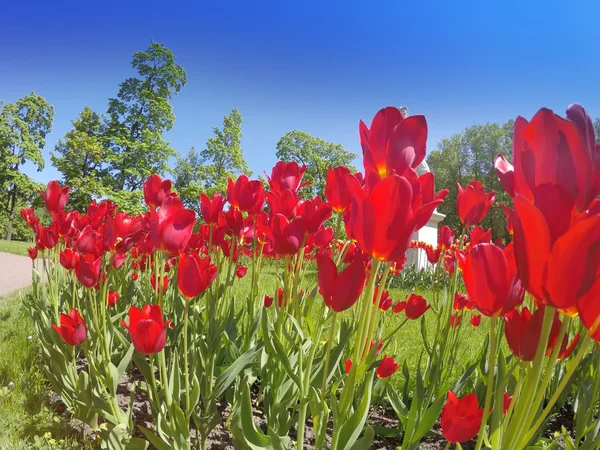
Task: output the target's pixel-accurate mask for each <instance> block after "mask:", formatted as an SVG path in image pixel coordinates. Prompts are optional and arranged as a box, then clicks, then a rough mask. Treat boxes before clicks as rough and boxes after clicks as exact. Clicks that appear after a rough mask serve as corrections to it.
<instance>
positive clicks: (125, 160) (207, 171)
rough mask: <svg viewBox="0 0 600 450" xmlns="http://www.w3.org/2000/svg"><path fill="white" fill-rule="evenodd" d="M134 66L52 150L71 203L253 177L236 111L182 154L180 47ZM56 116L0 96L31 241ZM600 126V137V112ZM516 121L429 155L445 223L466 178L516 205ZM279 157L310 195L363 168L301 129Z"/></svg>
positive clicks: (158, 49)
mask: <svg viewBox="0 0 600 450" xmlns="http://www.w3.org/2000/svg"><path fill="white" fill-rule="evenodd" d="M131 65H132V67H133V69H134V70H135V71H136V74H137V75H136V76H134V77H130V78H127V79H126V80H124V81H123V82H122V83H121V84H120V85H119V90H118V92H117V94H116V96H115V97H114V98H110V99H108V104H107V109H106V112H104V113H98V112H97V111H94V110H93V109H92V108H90V107H89V106H85V107H84V108H83V110H82V111H81V112H80V113H79V115H78V117H77V118H75V119H74V120H73V121H72V128H71V129H70V130H69V131H68V132H67V133H66V134H65V136H64V137H63V138H61V139H59V141H58V143H57V144H56V145H55V147H54V150H53V151H51V156H50V158H51V162H52V164H53V165H54V166H55V167H56V168H57V169H58V171H59V172H60V173H61V175H62V179H61V180H60V182H61V183H63V184H68V185H70V186H71V191H70V197H69V205H70V207H71V208H73V209H78V210H85V209H86V207H87V205H88V204H89V203H90V201H92V200H93V199H100V198H108V199H110V200H113V201H115V202H116V203H117V204H118V205H119V207H120V208H121V209H123V210H124V211H127V212H129V213H140V212H142V211H143V194H142V188H143V182H144V180H145V179H146V178H148V177H149V176H150V175H151V174H153V173H158V174H160V175H161V176H166V175H171V176H172V178H173V185H174V188H175V189H176V190H177V191H178V192H179V194H180V196H181V198H182V200H183V202H184V203H185V204H186V206H188V207H191V208H194V209H196V210H197V209H198V202H199V195H200V193H201V192H205V193H208V194H209V195H210V194H212V193H214V192H224V191H225V190H226V186H227V179H228V178H230V177H235V176H237V175H239V174H241V173H246V174H247V175H249V176H250V175H251V171H250V169H249V166H248V163H247V162H246V160H245V158H244V152H243V149H242V122H243V118H242V115H241V114H240V112H239V111H238V110H237V109H236V108H233V109H232V110H231V112H230V113H229V114H227V115H225V116H224V118H223V123H222V125H221V126H220V127H217V126H215V127H213V136H212V137H211V138H209V139H208V140H207V142H206V145H205V148H204V149H203V150H201V151H197V150H196V149H195V148H194V147H192V148H191V149H190V150H189V151H188V153H187V154H186V155H185V156H182V155H179V154H178V153H177V152H176V151H175V149H173V148H172V147H171V146H170V143H169V142H167V141H166V140H165V139H164V133H165V132H167V131H169V130H170V129H172V127H173V125H174V123H175V114H174V112H173V107H172V105H171V100H172V98H173V97H174V96H175V95H177V94H178V93H179V92H180V91H181V89H182V88H183V87H184V86H185V85H186V83H187V74H186V72H185V70H184V68H183V67H181V66H180V65H179V64H177V63H176V62H175V56H174V54H173V52H172V51H171V50H170V49H168V48H167V47H165V46H164V45H162V44H159V43H156V42H152V43H151V44H150V46H149V47H148V49H146V50H145V51H143V52H136V53H134V55H133V59H132V62H131ZM53 119H54V108H53V107H52V106H51V105H50V104H49V103H48V102H47V101H46V100H45V99H44V98H43V97H42V96H40V95H38V94H36V93H35V92H32V93H31V94H28V95H26V96H24V97H23V98H20V99H18V100H16V101H15V102H14V103H6V104H3V103H2V101H1V100H0V193H1V195H0V199H1V202H0V205H1V207H0V237H6V239H8V240H10V239H12V238H15V239H20V240H25V239H27V238H29V237H30V236H31V235H30V231H29V229H28V228H27V227H26V226H24V224H23V223H21V222H22V221H20V220H18V219H16V216H18V211H19V209H20V208H22V207H26V206H29V205H32V204H33V205H34V206H37V207H40V206H41V202H40V200H39V198H38V196H37V194H36V190H37V189H40V188H43V186H41V185H40V183H36V182H34V181H33V180H32V179H31V177H29V176H27V175H26V174H25V173H24V172H23V165H24V164H32V165H33V167H35V168H36V170H38V171H42V170H43V168H44V164H45V161H44V158H43V154H42V150H43V148H44V146H45V144H46V136H47V134H48V133H49V132H50V131H51V129H52V123H53ZM594 126H595V129H596V135H597V137H598V138H599V139H600V119H597V120H596V122H595V124H594ZM512 128H513V121H509V122H507V123H504V124H496V123H486V124H484V125H473V126H470V127H467V128H466V129H465V130H464V131H463V132H462V133H457V134H455V135H453V136H451V137H449V138H444V139H442V141H441V142H439V143H438V144H437V148H436V149H434V150H432V151H431V152H429V154H428V157H427V163H428V164H429V166H430V168H431V170H432V172H434V173H435V176H436V187H437V189H438V190H439V189H441V188H446V189H449V190H450V194H449V195H448V197H447V198H446V201H445V202H444V204H443V205H442V206H440V208H439V210H440V212H442V213H444V214H446V218H445V219H444V221H443V224H446V225H449V226H451V227H453V228H456V227H457V226H458V225H459V220H458V217H457V214H456V192H457V182H458V183H461V184H462V185H465V184H467V183H468V182H469V181H471V180H479V181H480V182H481V183H482V184H483V185H484V186H485V188H486V190H488V191H489V190H490V189H494V191H495V192H496V204H498V203H506V204H510V197H508V195H506V193H504V191H503V190H502V188H501V186H500V184H499V182H498V179H497V177H496V174H495V171H494V167H493V160H494V157H495V156H496V155H497V154H498V153H503V154H504V155H505V156H506V157H507V158H510V157H511V155H512V144H511V143H512ZM276 156H277V158H279V159H281V160H283V161H296V162H298V163H299V164H305V165H306V166H307V171H306V173H305V179H306V181H310V182H311V185H309V186H307V187H305V188H304V191H303V194H304V195H305V196H307V197H309V196H316V195H321V196H322V195H323V191H324V186H325V178H326V174H327V169H328V168H329V167H330V166H332V167H335V166H338V165H345V166H348V167H349V168H351V170H355V169H354V168H353V167H352V166H351V164H352V161H353V160H354V159H355V158H356V157H357V156H358V155H356V154H354V153H352V152H349V151H348V150H346V149H345V148H344V147H343V146H342V145H340V144H334V143H329V142H326V141H324V140H322V139H320V138H317V137H313V136H311V135H310V134H308V133H306V132H303V131H299V130H292V131H289V132H287V133H286V134H285V135H284V136H282V137H281V139H280V140H279V141H278V142H277V144H276ZM171 158H175V161H176V163H175V166H174V167H169V160H170V159H171ZM259 178H260V179H263V178H262V176H259ZM263 181H264V179H263ZM482 225H483V226H485V227H486V228H492V230H493V235H494V237H500V238H504V239H507V238H508V232H507V230H506V220H505V217H504V214H503V212H502V211H501V209H500V208H498V207H495V208H493V209H492V211H491V212H490V214H488V216H487V217H486V219H485V220H484V223H483V224H482Z"/></svg>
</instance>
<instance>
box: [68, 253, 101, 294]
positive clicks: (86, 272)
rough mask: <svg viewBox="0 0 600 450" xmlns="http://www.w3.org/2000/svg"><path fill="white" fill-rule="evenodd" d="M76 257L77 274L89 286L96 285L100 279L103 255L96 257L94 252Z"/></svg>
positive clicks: (81, 281)
mask: <svg viewBox="0 0 600 450" xmlns="http://www.w3.org/2000/svg"><path fill="white" fill-rule="evenodd" d="M74 258H75V276H76V277H77V279H78V280H79V282H80V283H81V284H83V285H84V286H85V287H87V288H91V287H94V286H95V285H96V284H98V280H99V279H100V271H101V269H102V264H101V263H102V256H100V257H98V258H96V257H95V256H94V254H93V253H88V254H87V255H78V256H77V257H74Z"/></svg>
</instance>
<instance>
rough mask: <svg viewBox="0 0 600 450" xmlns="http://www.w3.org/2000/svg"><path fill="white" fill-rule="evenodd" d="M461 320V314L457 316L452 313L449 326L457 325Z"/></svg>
mask: <svg viewBox="0 0 600 450" xmlns="http://www.w3.org/2000/svg"><path fill="white" fill-rule="evenodd" d="M461 321H462V316H459V315H458V314H452V315H451V316H450V328H457V327H459V326H460V322H461Z"/></svg>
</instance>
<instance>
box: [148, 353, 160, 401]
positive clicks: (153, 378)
mask: <svg viewBox="0 0 600 450" xmlns="http://www.w3.org/2000/svg"><path fill="white" fill-rule="evenodd" d="M148 357H149V358H150V375H151V376H150V383H151V386H152V398H153V400H154V402H155V403H156V409H157V411H158V410H160V407H159V403H158V401H159V400H158V388H157V387H156V374H155V373H154V355H148Z"/></svg>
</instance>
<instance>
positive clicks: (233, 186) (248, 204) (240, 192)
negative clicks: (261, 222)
mask: <svg viewBox="0 0 600 450" xmlns="http://www.w3.org/2000/svg"><path fill="white" fill-rule="evenodd" d="M227 201H228V202H229V204H230V205H232V206H233V207H234V208H235V209H237V210H239V211H242V212H247V213H248V214H258V213H259V212H261V211H262V208H263V205H264V203H265V191H264V189H263V185H262V183H261V182H260V181H258V180H252V181H250V180H248V177H247V176H246V175H240V176H239V177H238V178H237V180H235V183H234V182H233V180H232V179H231V178H230V179H229V180H228V181H227Z"/></svg>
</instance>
